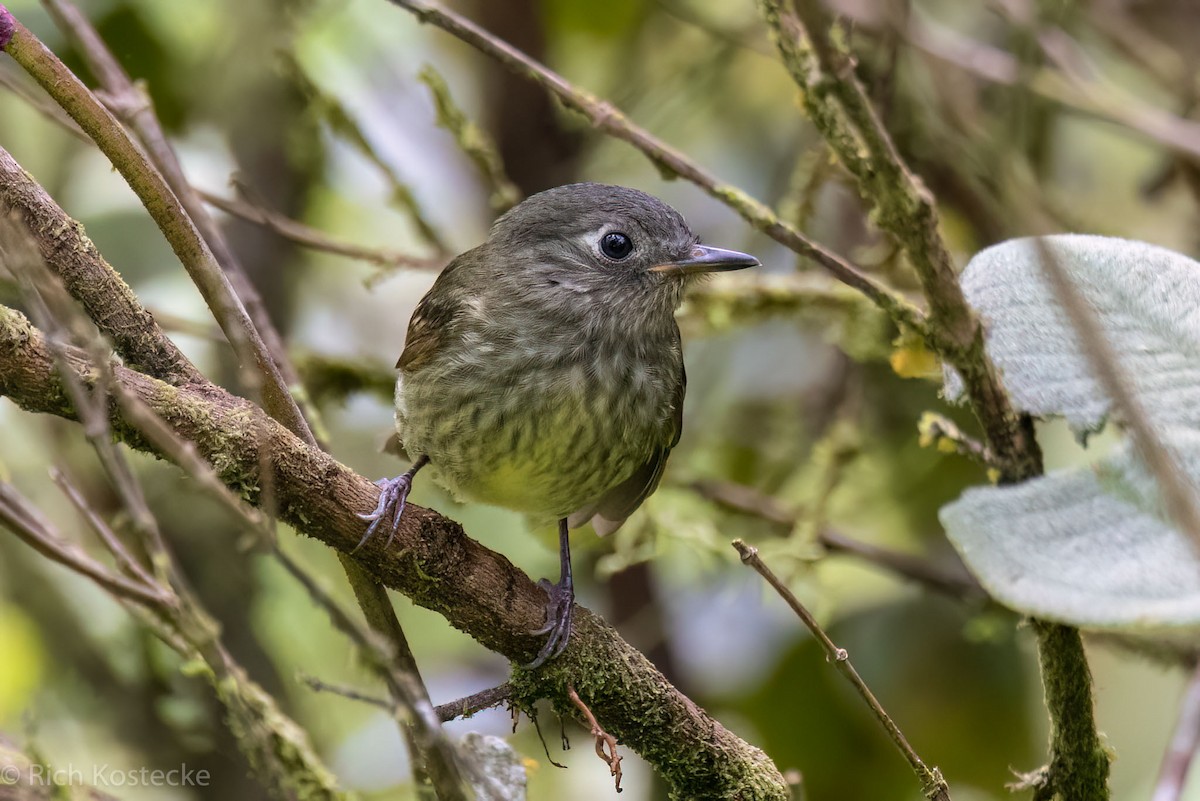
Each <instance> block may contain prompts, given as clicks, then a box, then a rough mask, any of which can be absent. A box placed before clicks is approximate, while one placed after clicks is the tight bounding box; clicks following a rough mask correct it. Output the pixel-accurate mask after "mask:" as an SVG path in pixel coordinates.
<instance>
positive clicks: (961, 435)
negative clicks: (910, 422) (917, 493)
mask: <svg viewBox="0 0 1200 801" xmlns="http://www.w3.org/2000/svg"><path fill="white" fill-rule="evenodd" d="M917 432H918V434H919V439H918V442H919V443H920V445H921V447H922V448H929V447H933V448H936V449H937V450H939V451H942V452H943V453H945V452H947V451H948V452H951V453H957V454H958V455H959V456H965V457H967V458H968V459H971V460H972V461H974V462H976V463H978V464H980V465H983V466H984V467H987V468H991V469H993V470H1000V469H1001V468H1003V466H1004V465H1002V464H1000V462H999V461H997V459H996V455H995V454H994V453H992V449H991V448H989V447H988V446H987V445H985V444H983V443H982V442H980V441H979V440H977V439H975V438H974V437H972V436H970V435H969V434H967V433H966V432H965V431H963V430H962V429H961V428H959V427H958V425H957V424H956V423H955V422H954V421H953V420H951V419H950V418H948V417H946V416H945V415H941V414H937V413H936V412H925V413H924V414H923V415H921V419H920V421H918V423H917Z"/></svg>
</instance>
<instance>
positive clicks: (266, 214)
mask: <svg viewBox="0 0 1200 801" xmlns="http://www.w3.org/2000/svg"><path fill="white" fill-rule="evenodd" d="M199 191H200V197H202V198H203V199H204V202H205V203H208V204H209V205H212V206H216V207H217V208H218V209H220V210H221V211H223V212H225V213H226V214H232V215H233V216H235V217H238V218H240V219H243V220H246V221H247V222H252V223H254V224H255V225H261V226H263V227H264V228H267V229H268V230H271V231H274V232H275V233H277V234H279V235H280V236H282V237H283V238H284V239H287V240H288V241H290V242H294V243H295V244H297V245H301V246H303V247H306V248H309V249H311V250H319V251H322V252H324V253H332V254H335V255H337V256H346V257H348V258H351V259H358V260H360V261H365V262H368V263H370V264H375V265H378V266H379V267H383V268H385V269H398V268H402V267H407V268H411V269H415V270H438V269H441V268H442V267H444V266H445V264H446V260H445V259H440V258H431V259H427V258H422V257H420V256H410V255H409V254H407V253H400V252H399V251H394V250H384V249H380V248H368V247H363V246H362V245H357V244H354V243H353V242H345V241H341V240H337V239H334V238H333V237H330V236H328V235H327V234H325V233H323V232H322V231H319V230H317V229H316V228H312V227H310V226H307V225H305V224H304V223H301V222H297V221H296V220H293V219H290V218H288V217H285V216H283V215H282V214H279V213H278V212H275V211H272V210H270V209H268V208H265V207H264V206H261V205H256V204H254V203H250V202H247V201H245V200H239V199H234V198H226V197H221V196H220V195H218V194H215V193H213V192H206V191H204V190H199Z"/></svg>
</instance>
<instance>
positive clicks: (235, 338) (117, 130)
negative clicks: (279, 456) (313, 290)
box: [4, 12, 307, 431]
mask: <svg viewBox="0 0 1200 801" xmlns="http://www.w3.org/2000/svg"><path fill="white" fill-rule="evenodd" d="M5 14H7V12H5ZM9 18H10V19H11V16H10V17H9ZM13 30H14V33H13V36H12V40H11V41H10V42H9V43H8V45H7V46H6V47H5V48H4V52H5V53H7V54H8V55H10V56H11V57H12V58H13V60H14V61H16V62H17V63H18V64H20V65H21V67H23V68H24V69H25V71H26V72H28V73H29V75H30V76H31V77H32V78H33V79H34V80H35V81H37V82H38V84H40V85H41V87H42V88H43V89H45V90H46V92H47V93H48V94H49V95H50V96H51V97H53V98H54V100H55V102H57V103H58V104H59V105H60V106H62V108H63V110H64V111H66V112H67V113H68V114H69V115H70V116H71V118H72V119H73V120H75V122H76V123H78V124H79V126H80V127H81V128H83V130H84V131H86V132H87V134H88V135H89V136H90V137H92V139H93V141H95V143H96V144H97V146H99V148H100V150H101V151H102V152H103V153H104V155H105V156H107V157H108V159H109V161H110V162H111V163H112V165H113V166H114V167H115V168H116V169H117V171H118V172H119V173H120V174H121V177H122V178H124V179H125V181H126V183H128V184H129V187H130V188H131V189H133V191H134V193H135V194H136V195H137V196H138V198H139V199H140V200H141V201H142V204H143V205H144V206H145V208H146V210H147V211H148V212H149V214H150V216H151V217H152V218H153V219H154V222H155V224H156V225H157V226H158V228H159V230H160V231H162V233H163V235H164V236H165V237H166V239H167V241H168V243H169V244H170V245H171V249H172V250H173V251H174V252H175V255H176V256H178V258H179V261H180V262H181V263H182V264H183V266H184V268H185V269H186V270H187V271H188V274H189V275H190V276H191V278H192V281H193V282H194V283H195V284H196V288H197V289H198V290H199V291H200V294H201V296H202V297H203V298H204V301H205V303H206V304H207V305H208V306H209V308H210V309H212V311H213V316H214V317H216V319H217V322H218V324H219V325H220V326H221V330H222V331H223V332H224V333H225V336H226V338H227V339H228V340H229V342H230V344H231V345H232V346H233V348H234V350H235V351H237V352H238V354H239V356H240V357H242V358H243V360H244V361H245V362H247V363H252V364H256V365H257V367H258V369H259V371H261V372H262V373H263V374H264V375H265V376H266V377H267V380H266V381H265V383H264V386H263V390H264V401H265V402H266V406H267V409H268V411H269V412H270V413H271V414H272V415H275V416H277V417H278V418H279V419H280V420H282V421H283V422H284V423H285V424H287V425H288V426H289V428H293V429H294V430H297V431H300V430H305V429H306V428H307V426H306V425H305V424H304V422H303V417H302V415H301V414H300V410H299V407H298V406H297V405H296V401H295V399H294V398H293V397H292V395H291V393H290V392H289V391H287V382H286V381H285V380H284V379H283V377H282V376H281V375H280V373H279V368H278V366H277V365H276V363H275V361H274V359H273V358H272V356H271V353H270V352H269V350H268V348H267V346H266V344H265V343H264V342H263V340H262V337H261V336H260V335H259V333H258V331H257V329H256V328H255V327H254V324H253V322H252V321H251V319H250V317H249V315H248V314H247V312H246V308H245V306H243V305H242V302H241V301H240V300H239V299H238V297H237V294H236V293H235V292H234V290H233V286H232V284H231V283H230V281H229V278H228V276H227V275H226V274H225V272H224V271H223V270H222V269H221V268H220V266H219V265H218V264H217V261H216V259H215V258H214V256H213V253H212V251H211V250H210V249H209V247H208V244H207V243H206V242H205V241H204V239H203V238H202V237H201V235H200V232H199V231H198V230H197V229H196V226H195V224H194V223H193V222H192V219H191V218H190V217H189V216H188V214H187V213H186V212H185V211H184V209H183V207H182V206H181V205H180V203H179V200H178V198H177V197H176V196H175V193H174V192H172V191H171V189H170V187H169V186H168V185H167V183H166V181H165V180H164V179H163V176H162V174H161V173H160V172H159V171H158V170H157V169H155V167H154V165H153V164H151V163H150V161H149V159H148V158H147V157H146V155H145V153H144V152H143V151H142V150H141V149H140V148H139V147H138V146H137V144H135V143H134V141H133V140H132V139H131V138H130V136H129V134H128V133H126V131H125V129H124V128H122V127H121V124H120V123H119V122H118V121H117V119H116V118H115V117H114V116H113V115H112V113H111V112H109V111H108V109H107V108H105V107H104V105H103V104H102V103H101V102H100V101H99V100H98V99H97V98H96V97H95V95H93V94H92V93H91V92H90V91H88V88H87V87H86V86H84V85H83V83H82V82H81V81H80V80H79V79H78V78H77V77H76V76H75V74H74V73H72V72H71V71H70V69H68V68H67V66H66V65H65V64H63V63H62V61H60V60H59V59H58V57H57V56H55V55H54V53H53V52H51V51H50V50H49V48H47V47H46V46H45V45H44V44H43V43H42V42H41V40H40V39H38V38H37V37H36V36H34V35H33V33H31V32H30V31H29V29H27V28H26V27H25V26H24V25H22V24H21V23H20V22H17V21H16V20H15V19H14V20H13Z"/></svg>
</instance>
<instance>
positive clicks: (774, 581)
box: [733, 540, 950, 801]
mask: <svg viewBox="0 0 1200 801" xmlns="http://www.w3.org/2000/svg"><path fill="white" fill-rule="evenodd" d="M733 547H734V549H736V550H737V552H738V554H739V555H740V556H741V557H742V562H743V563H744V564H747V565H749V566H750V567H751V568H753V569H754V571H755V572H757V573H758V574H759V575H760V576H762V577H763V579H764V580H765V581H766V582H767V583H768V584H770V585H771V587H772V589H774V590H775V592H777V593H779V596H780V597H781V598H783V600H784V601H786V602H787V605H788V606H790V607H791V608H792V611H794V612H795V613H796V615H797V616H799V618H800V620H801V621H803V622H804V625H805V626H806V627H808V630H809V631H811V632H812V634H813V636H814V637H815V638H816V640H817V642H818V643H820V645H821V648H822V649H824V651H825V655H826V657H827V658H828V661H829V662H830V663H832V664H833V665H834V667H836V668H837V670H838V672H839V673H841V674H842V675H843V676H845V677H846V679H847V680H848V681H849V682H850V684H852V685H853V686H854V689H855V690H856V691H858V694H859V695H860V696H862V699H863V701H864V702H866V704H867V706H868V707H870V709H871V712H872V713H873V714H874V715H875V718H876V720H878V721H879V723H880V725H881V726H883V728H884V730H885V731H887V733H888V737H890V738H891V739H892V742H893V743H895V744H896V747H897V748H898V749H900V753H901V754H903V755H904V758H905V759H906V760H908V764H909V766H910V767H911V768H912V769H913V773H915V774H916V775H917V779H918V780H919V781H920V782H921V789H922V791H923V792H924V793H925V797H926V798H928V799H930V801H950V788H949V787H948V786H947V785H946V780H945V779H943V778H942V773H941V771H939V770H938V769H937V768H930V767H928V766H927V765H926V764H925V763H924V762H923V761H922V760H921V757H920V756H918V755H917V752H916V751H914V750H913V747H912V746H911V745H909V743H908V739H907V738H905V736H904V732H902V731H900V727H899V726H897V725H896V723H895V721H893V720H892V718H891V716H890V715H888V713H887V711H886V710H884V708H883V705H882V704H880V703H879V699H878V698H876V697H875V694H874V693H873V692H871V688H870V687H868V686H867V683H866V682H865V681H863V679H862V676H860V675H858V671H857V670H855V669H854V665H852V664H850V655H849V654H848V653H846V649H844V648H838V647H837V646H836V645H834V643H833V640H831V639H829V635H828V634H826V633H825V630H824V629H822V628H821V624H820V623H818V622H817V619H816V618H815V617H813V616H812V614H811V613H810V612H809V611H808V609H806V608H805V607H804V605H803V604H802V603H800V601H799V599H797V598H796V596H795V595H794V594H793V593H792V591H791V590H789V589H788V588H787V585H785V584H784V583H783V582H782V581H780V580H779V578H778V577H777V576H776V575H775V574H774V573H773V572H771V569H770V568H769V567H767V566H766V564H765V563H764V562H763V561H762V559H760V558H759V556H758V549H757V548H754V547H752V546H750V545H747V544H746V543H745V542H743V541H742V540H734V541H733Z"/></svg>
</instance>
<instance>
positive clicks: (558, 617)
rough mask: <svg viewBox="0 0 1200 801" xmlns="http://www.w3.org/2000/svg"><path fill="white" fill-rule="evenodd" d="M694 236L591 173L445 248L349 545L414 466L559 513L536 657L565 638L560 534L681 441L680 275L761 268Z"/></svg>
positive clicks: (464, 491)
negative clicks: (392, 426)
mask: <svg viewBox="0 0 1200 801" xmlns="http://www.w3.org/2000/svg"><path fill="white" fill-rule="evenodd" d="M758 263H759V262H758V260H757V259H755V258H754V257H753V256H749V255H747V254H745V253H739V252H737V251H733V250H723V249H721V248H715V247H709V246H707V245H701V244H700V241H699V239H698V238H697V237H696V235H695V234H694V233H692V231H691V229H689V228H688V226H687V223H686V222H684V219H683V217H682V216H681V215H680V214H679V212H677V211H676V210H675V209H673V208H671V207H670V206H668V205H667V204H666V203H663V202H662V201H661V200H658V199H657V198H655V197H652V196H650V195H648V194H646V193H645V192H640V191H638V190H636V189H628V188H625V187H621V186H609V185H606V184H597V183H579V184H570V185H567V186H560V187H557V188H555V189H550V190H547V191H545V192H541V193H539V194H536V195H533V196H531V197H529V198H527V199H526V200H525V201H523V202H522V203H520V204H519V205H517V206H516V207H514V208H513V209H512V210H510V211H509V212H508V213H506V214H504V215H503V216H502V217H500V218H499V219H498V220H497V221H496V223H495V224H494V225H493V226H492V230H491V233H490V235H489V236H488V238H487V241H486V242H484V243H483V244H482V245H480V246H479V247H477V248H474V249H473V250H468V251H467V252H466V253H463V254H462V255H460V256H458V257H457V258H455V259H454V260H453V261H451V262H450V264H449V265H448V266H447V267H446V269H445V270H443V271H442V273H441V274H440V275H439V276H438V278H437V280H436V281H435V282H434V284H433V287H432V288H431V289H430V290H429V292H428V293H427V294H426V295H425V297H424V298H422V299H421V302H420V303H419V304H417V307H416V310H415V311H414V312H413V316H412V319H411V320H410V321H409V324H408V336H407V338H406V340H405V343H404V350H403V352H402V353H401V355H400V360H399V362H397V364H396V367H397V368H398V370H399V378H398V379H397V381H396V430H397V432H398V434H399V437H400V441H401V442H402V443H403V445H404V448H405V450H406V451H407V452H408V454H409V455H410V456H413V457H415V458H414V461H413V464H412V467H411V468H410V469H409V470H408V472H406V473H404V474H403V475H401V476H398V477H397V478H392V479H382V480H380V481H378V482H376V483H377V484H378V485H379V486H380V487H381V488H382V489H383V492H382V493H381V495H380V498H379V505H378V506H377V507H376V508H375V510H374V511H373V512H371V513H370V514H364V515H360V517H362V518H363V519H364V520H368V521H370V526H369V527H368V529H367V531H366V533H365V534H364V535H363V538H362V541H360V542H359V544H358V547H361V546H362V545H363V544H364V543H366V542H367V540H369V539H370V538H371V536H372V535H373V534H374V533H375V531H376V529H377V528H379V526H380V525H384V524H385V521H388V522H387V523H386V525H389V526H390V527H391V535H390V536H389V538H388V544H389V545H390V544H391V537H392V536H394V535H395V530H396V527H397V526H398V525H399V522H400V516H401V515H402V514H403V512H404V504H405V501H406V499H407V497H408V493H409V491H410V490H411V488H412V482H413V477H414V476H415V475H416V473H417V471H419V470H420V469H422V468H423V467H424V466H425V465H429V468H430V470H431V471H433V473H434V478H435V480H437V481H438V483H439V484H442V485H443V486H444V487H445V488H446V489H447V490H449V491H450V493H451V494H452V495H454V496H456V497H459V498H461V499H464V500H470V501H478V502H482V503H487V504H493V505H496V506H503V507H507V508H509V509H513V510H516V511H519V512H524V513H526V514H527V515H528V516H529V517H530V518H531V519H534V520H539V521H546V522H549V521H551V520H557V521H558V533H559V559H560V567H561V575H560V578H559V582H558V583H557V584H551V583H550V582H549V581H548V580H546V579H542V580H541V581H540V582H539V586H541V587H542V588H543V589H544V590H545V591H546V593H547V595H548V596H549V603H548V605H547V609H546V623H545V625H544V626H543V627H542V628H541V629H538V630H537V631H534V632H531V633H532V634H537V635H541V634H548V635H549V636H548V638H547V641H546V643H545V645H544V647H543V648H542V649H541V651H540V652H539V653H538V656H537V658H536V659H534V660H533V662H531V663H530V664H529V665H528V666H527V667H531V668H534V667H538V666H540V665H541V664H543V663H544V662H545V661H546V660H547V659H551V658H553V657H554V656H557V655H558V654H559V653H561V652H562V650H563V649H564V648H565V647H566V645H567V642H568V640H569V639H570V636H571V609H572V605H573V603H574V600H575V592H574V585H573V583H572V579H571V550H570V542H569V537H568V533H569V530H570V529H571V528H578V527H579V526H582V525H583V524H585V523H587V522H589V521H590V522H591V524H592V526H593V528H594V529H595V530H596V533H597V534H599V535H601V536H604V535H607V534H610V533H612V532H613V531H615V530H616V529H617V528H619V527H620V525H621V524H622V523H623V522H624V521H625V519H626V518H627V517H629V515H631V514H633V511H634V510H635V509H637V508H638V506H640V505H641V503H642V501H644V500H645V499H646V498H647V496H649V495H650V493H652V492H653V491H654V489H655V488H656V487H657V486H658V482H659V479H660V478H661V477H662V472H663V466H664V465H665V464H666V461H667V456H668V455H669V454H670V452H671V449H672V448H673V447H675V444H676V443H677V442H679V435H680V430H681V427H682V414H683V394H684V389H685V387H686V384H687V377H686V375H685V374H684V368H683V352H682V348H681V344H680V338H679V327H678V326H677V325H676V323H675V316H674V313H675V309H676V308H678V307H679V304H680V302H681V301H682V300H683V293H684V289H685V288H686V286H687V285H688V284H689V282H691V281H694V280H695V279H696V278H697V277H698V276H701V275H704V274H706V273H713V272H721V271H725V270H740V269H743V268H745V267H753V266H756V265H758Z"/></svg>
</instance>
